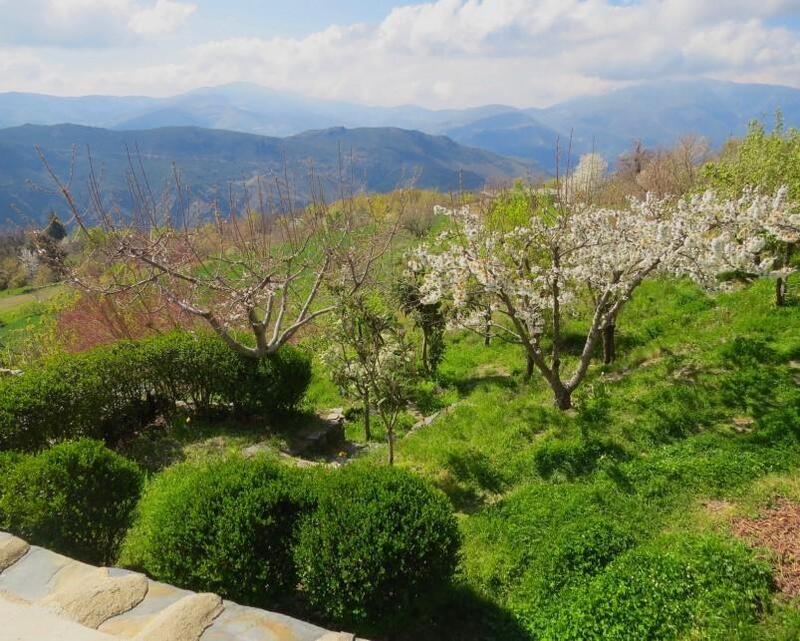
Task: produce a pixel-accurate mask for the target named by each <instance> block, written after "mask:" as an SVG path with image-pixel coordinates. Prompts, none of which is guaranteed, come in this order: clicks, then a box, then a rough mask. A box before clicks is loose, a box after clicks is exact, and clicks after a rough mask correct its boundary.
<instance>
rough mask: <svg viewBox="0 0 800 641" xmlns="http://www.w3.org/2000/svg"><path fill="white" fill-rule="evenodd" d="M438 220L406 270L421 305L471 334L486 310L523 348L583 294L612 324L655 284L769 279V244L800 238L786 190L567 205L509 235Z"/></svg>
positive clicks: (464, 216)
mask: <svg viewBox="0 0 800 641" xmlns="http://www.w3.org/2000/svg"><path fill="white" fill-rule="evenodd" d="M437 213H439V214H442V213H444V214H446V215H448V216H449V217H450V218H451V220H452V221H453V223H454V224H453V226H452V228H451V229H450V230H449V231H446V232H444V233H443V234H442V235H441V236H440V237H439V238H438V240H437V242H436V243H434V244H433V245H432V246H428V245H423V246H421V247H418V248H417V249H416V250H415V251H413V252H412V253H411V255H410V256H409V258H408V263H407V267H408V269H409V270H410V271H411V272H413V273H414V274H415V275H417V276H421V277H422V283H423V284H422V292H423V295H424V299H423V300H424V302H426V303H433V302H437V301H439V300H441V299H443V298H447V299H449V300H450V302H451V303H452V306H453V308H454V315H453V319H454V322H455V323H456V324H458V325H460V326H462V327H469V328H477V327H483V326H484V325H485V323H486V322H487V320H486V316H487V313H486V310H487V309H489V310H490V312H491V314H492V315H494V314H495V313H497V314H500V315H504V316H506V317H507V318H508V319H509V320H510V321H511V323H510V324H509V323H502V324H500V325H499V326H498V328H499V329H501V331H505V332H508V333H509V334H513V335H517V336H518V337H519V338H524V336H520V334H521V333H522V334H527V335H528V336H529V337H535V336H538V335H540V334H541V333H542V331H543V329H544V326H545V324H546V323H547V322H548V319H552V318H554V316H555V315H558V314H563V313H564V311H565V310H566V309H568V308H569V307H570V306H571V305H572V303H573V302H574V301H576V300H577V299H578V298H579V296H581V295H582V294H584V293H586V292H587V291H588V293H589V294H590V296H591V298H592V300H593V301H594V304H595V311H596V314H597V315H599V316H602V315H606V316H607V318H606V319H605V320H606V321H611V322H613V319H614V317H615V316H616V314H617V313H618V312H619V310H620V308H621V306H622V305H623V304H624V303H625V301H627V300H628V298H630V296H631V294H632V293H633V291H634V289H635V288H636V287H637V286H638V285H639V284H640V283H641V282H642V281H643V280H644V279H645V278H647V277H649V276H651V275H655V274H659V273H660V274H670V275H675V276H689V277H691V278H693V279H694V280H696V281H697V282H699V283H702V284H704V285H707V286H709V287H711V286H716V285H717V284H718V282H719V281H718V279H717V277H718V276H719V274H721V273H723V272H726V271H732V270H742V271H748V272H753V273H757V274H764V273H768V272H769V270H771V269H773V268H774V265H775V262H776V252H775V251H773V250H772V249H770V242H769V241H770V240H773V241H780V242H784V243H786V242H796V241H797V240H798V238H799V237H800V225H799V224H798V223H799V222H800V220H799V219H800V216H798V215H797V214H793V213H792V208H791V205H790V203H788V202H787V199H786V190H785V189H783V190H780V191H779V192H778V193H777V194H776V195H774V196H763V195H760V194H758V193H757V192H756V191H754V190H748V191H746V192H745V193H744V194H743V195H742V196H741V197H740V198H739V199H733V200H730V199H723V198H720V197H719V196H718V195H717V194H715V193H714V192H707V193H704V194H699V195H695V196H692V197H689V198H685V199H681V200H676V199H674V198H670V197H665V198H658V197H655V196H653V195H648V196H647V197H646V198H644V199H643V200H632V201H631V202H630V204H629V206H628V207H627V208H625V209H619V210H618V209H607V208H600V207H594V206H590V205H585V204H580V203H571V204H570V203H568V204H564V205H562V206H561V207H559V208H558V209H557V210H556V213H551V214H547V213H539V212H534V213H532V216H531V219H530V222H529V223H528V224H527V225H526V226H524V227H517V228H515V229H513V230H511V231H497V230H494V229H492V228H490V227H488V226H487V225H485V224H484V221H483V220H482V218H481V216H480V215H479V214H478V213H476V212H474V211H472V210H471V209H470V208H469V207H462V208H459V209H455V210H447V209H444V208H439V209H438V211H437ZM475 302H479V303H480V304H479V305H475V304H474V303H475ZM599 316H598V319H599V321H600V322H601V324H602V322H603V319H602V318H599Z"/></svg>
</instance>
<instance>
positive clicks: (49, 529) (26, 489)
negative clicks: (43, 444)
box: [0, 439, 142, 564]
mask: <svg viewBox="0 0 800 641" xmlns="http://www.w3.org/2000/svg"><path fill="white" fill-rule="evenodd" d="M3 461H4V462H3V465H2V472H0V473H2V481H0V529H4V530H7V531H9V532H12V533H14V534H16V535H17V536H20V537H22V538H23V539H25V540H27V541H29V542H30V543H34V544H36V545H41V546H44V547H47V548H49V549H52V550H55V551H56V552H60V553H62V554H65V555H67V556H71V557H74V558H77V559H80V560H82V561H86V562H87V563H94V564H105V563H110V562H112V561H113V560H114V558H115V556H116V552H117V549H118V545H119V543H120V541H121V539H122V537H123V535H124V534H125V531H126V530H127V528H128V527H129V525H130V520H131V514H132V512H133V509H134V507H135V506H136V502H137V500H138V498H139V493H140V491H141V486H142V473H141V471H140V470H139V468H138V467H137V466H136V464H135V463H133V462H131V461H129V460H127V459H125V458H123V457H121V456H120V455H118V454H116V453H114V452H112V451H111V450H108V449H106V448H105V447H104V446H103V444H102V443H101V442H99V441H93V440H88V439H87V440H81V441H76V442H69V443H62V444H60V445H57V446H55V447H53V448H51V449H49V450H45V451H44V452H41V453H40V454H37V455H30V454H28V455H23V456H14V457H11V456H9V455H6V456H5V457H3Z"/></svg>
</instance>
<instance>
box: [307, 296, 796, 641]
mask: <svg viewBox="0 0 800 641" xmlns="http://www.w3.org/2000/svg"><path fill="white" fill-rule="evenodd" d="M771 287H772V286H771V283H769V282H762V283H758V284H756V285H755V286H753V287H750V288H748V289H744V290H740V291H736V292H733V293H728V294H723V295H720V296H717V297H710V296H708V295H706V294H705V293H703V292H701V291H699V290H698V289H697V288H696V287H695V286H694V285H692V284H689V283H682V282H681V283H673V282H651V283H647V284H646V285H644V286H643V287H642V288H641V289H640V291H639V292H637V295H636V297H635V298H634V300H633V301H632V302H631V304H630V305H629V306H628V308H627V309H626V311H625V313H624V315H623V316H622V318H621V319H620V322H619V325H618V331H619V334H620V336H619V343H620V345H621V346H622V347H621V350H620V358H619V360H618V362H616V363H615V364H614V365H612V366H610V367H606V368H603V367H600V366H599V365H597V364H596V365H594V366H593V367H594V369H593V371H592V373H591V375H590V377H589V379H588V380H587V382H586V383H585V384H584V385H583V387H582V388H581V389H580V391H579V392H578V393H577V395H576V409H574V410H571V411H568V412H560V411H558V410H556V409H555V408H554V407H553V405H552V400H551V396H550V391H549V389H548V388H547V386H546V385H545V384H544V382H543V381H542V380H541V379H539V378H534V380H533V381H531V382H530V383H524V382H523V381H522V377H521V375H522V371H523V368H524V360H523V357H522V354H521V351H520V348H519V347H518V346H515V345H509V344H504V343H501V342H496V343H493V344H492V345H491V346H489V347H485V346H484V345H483V342H482V339H480V338H479V337H477V336H473V335H470V334H466V333H464V334H455V335H452V336H450V339H449V342H448V350H447V353H446V356H445V360H444V362H443V363H442V366H441V368H440V372H439V375H438V378H437V380H436V381H434V382H429V383H426V384H424V385H422V386H421V392H420V396H421V399H422V400H423V401H425V402H427V404H428V405H429V406H430V408H431V409H437V408H438V407H441V406H450V410H449V411H448V412H446V413H443V414H442V415H440V417H439V418H437V419H436V420H434V421H433V422H432V424H430V425H428V426H426V427H422V428H420V429H418V430H415V431H414V432H413V433H410V434H407V435H404V436H402V437H401V438H399V440H398V444H397V452H396V460H397V462H398V464H399V465H402V466H406V467H409V468H411V469H413V470H415V471H417V472H419V473H420V474H422V475H424V476H426V477H427V478H429V479H430V480H431V481H432V482H433V483H434V484H436V485H437V486H438V487H439V488H441V489H442V490H443V491H444V492H445V493H446V494H447V495H448V496H449V497H450V499H451V500H452V503H453V505H454V508H455V509H456V510H457V511H458V513H459V514H460V522H461V526H462V532H463V536H464V547H463V553H462V560H461V564H460V569H459V578H458V590H456V592H455V593H454V595H453V596H452V601H451V602H450V603H448V604H446V605H443V606H442V609H441V610H440V613H442V616H441V617H440V618H439V619H437V622H435V623H434V622H433V621H426V622H423V624H422V625H420V626H418V627H414V628H413V632H410V633H409V634H408V636H409V637H410V638H430V639H435V638H444V637H441V636H437V635H441V634H443V630H448V631H449V633H450V634H451V635H454V636H451V638H456V637H458V638H465V639H470V638H474V639H505V640H510V639H559V638H573V637H571V636H570V637H565V636H563V635H564V634H566V630H567V628H569V626H568V625H567V624H563V623H558V624H557V623H554V622H558V621H562V622H563V621H564V620H567V619H570V617H573V615H574V616H578V614H575V611H576V610H575V609H576V608H578V609H580V608H583V607H588V606H585V603H584V601H583V600H582V599H584V598H586V597H585V595H586V594H592V593H593V592H592V591H593V590H595V591H596V590H600V588H599V587H598V586H599V585H601V584H602V585H604V583H603V582H609V581H612V580H616V578H615V576H616V575H614V571H618V572H621V571H622V570H615V568H616V567H617V564H619V565H620V567H625V563H626V562H627V561H626V559H628V558H629V557H631V556H632V555H633V556H636V555H642V556H643V557H646V556H647V555H648V554H651V552H652V550H656V551H657V552H658V555H660V554H661V553H662V551H663V553H664V554H665V555H666V557H665V558H669V556H670V554H673V551H674V550H685V549H689V548H691V549H694V548H692V545H694V543H692V544H691V545H690V544H688V543H686V542H685V541H684V539H687V537H688V539H687V540H691V541H694V540H695V539H697V540H705V539H703V537H705V536H715V537H720V540H721V541H722V543H720V545H728V544H730V545H731V546H733V547H732V548H731V549H734V550H739V548H740V547H741V548H742V549H744V546H743V544H741V543H739V542H738V539H735V538H734V537H733V536H732V534H731V523H732V520H733V519H734V515H735V514H737V513H739V512H741V511H747V510H750V511H751V512H752V511H753V510H757V509H758V507H759V506H762V507H763V506H764V505H767V504H769V502H770V501H771V500H773V499H774V497H775V495H776V492H777V493H781V492H783V494H785V495H786V496H789V497H793V498H798V497H797V495H798V490H797V487H798V486H800V387H798V381H797V378H798V373H797V370H796V369H795V367H796V364H795V363H794V361H795V360H796V359H798V358H800V306H798V305H796V304H795V305H791V306H788V307H785V308H782V309H776V308H775V307H774V304H773V302H772V297H771V292H772V289H771ZM572 330H573V334H574V335H575V337H576V338H574V339H573V338H570V337H568V339H567V341H566V342H567V345H566V349H567V352H568V353H570V352H571V354H572V358H573V362H574V356H575V355H576V354H577V351H578V350H579V348H580V344H579V340H578V339H577V336H578V335H579V330H580V326H579V325H578V324H576V325H575V327H573V328H572ZM567 361H568V362H567V364H568V365H569V358H568V359H567ZM307 403H308V404H309V405H310V406H317V407H324V406H327V407H330V406H331V405H337V404H339V405H346V403H345V402H344V401H342V399H341V398H339V396H338V394H337V393H336V390H335V388H333V387H332V386H331V385H330V383H329V382H328V380H327V378H326V373H325V372H324V371H322V369H321V368H319V367H318V369H317V370H315V378H314V382H313V383H312V387H311V390H310V393H309V396H308V398H307ZM353 417H354V421H353V423H352V425H351V427H350V429H349V430H348V435H349V436H350V437H351V438H354V439H358V438H362V436H361V435H362V431H361V426H360V423H359V418H358V413H357V412H356V413H354V414H353ZM376 423H377V422H376ZM406 423H408V421H407V422H406ZM406 427H408V425H406ZM374 432H375V437H374V438H375V442H376V445H375V446H374V447H373V448H372V449H371V450H370V451H369V453H368V454H366V456H370V457H373V458H374V459H375V460H376V461H382V460H383V458H384V456H385V452H384V450H385V446H384V445H382V444H380V441H381V438H382V434H381V430H380V428H379V425H376V429H375V430H374ZM764 488H771V489H770V490H769V491H768V490H765V489H764ZM775 488H778V489H775ZM784 490H785V491H784ZM719 505H725V506H726V510H724V511H722V512H720V511H719V510H717V509H716V507H715V506H719ZM727 506H730V509H728V508H727ZM595 531H600V532H604V533H608V532H611V533H612V534H613V536H612V534H608V536H609V537H611V539H614V537H617V538H619V539H620V540H622V541H624V544H620V545H618V546H616V547H615V546H614V545H612V544H610V543H609V549H608V550H607V552H608V554H607V555H606V556H605V557H603V559H602V561H600V562H597V563H595V562H592V563H590V564H589V566H587V568H583V569H582V570H581V571H577V572H571V571H569V570H566V569H565V568H564V567H563V566H560V565H554V564H553V558H555V557H558V555H559V554H562V553H563V550H565V549H571V547H570V546H573V545H574V544H575V541H583V540H585V539H586V537H591V536H594V533H595ZM604 536H605V535H604ZM676 536H677V537H678V539H677V542H675V541H674V540H673V539H674V537H676ZM681 537H682V538H681ZM692 537H694V538H692ZM611 539H610V540H611ZM614 540H615V539H614ZM714 541H716V539H714ZM714 545H717V543H714ZM686 546H689V547H688V548H687V547H686ZM737 546H739V547H737ZM703 549H704V550H705V548H703ZM683 553H684V552H680V553H679V552H674V554H676V555H678V556H680V554H683ZM705 553H706V552H703V554H705ZM709 554H710V552H709ZM737 554H738V552H737ZM747 554H749V552H747ZM767 557H768V555H767ZM767 557H764V558H767ZM681 558H682V557H681ZM617 559H619V560H617ZM753 563H757V561H756V560H754V561H753ZM754 567H755V566H754ZM631 580H632V579H631ZM732 592H735V590H733V589H731V593H732ZM728 596H730V598H731V599H732V598H733V597H732V596H731V595H728ZM726 598H727V597H726ZM690 602H691V603H697V604H703V603H705V601H703V598H702V597H701V596H699V595H698V596H697V597H696V598H694V600H690ZM728 606H730V607H728ZM593 607H595V606H593ZM630 607H634V606H630ZM687 607H689V606H687ZM692 607H694V606H691V607H689V609H688V610H687V611H686V612H687V613H688V614H686V616H687V617H688V618H687V620H686V621H685V622H683V623H681V624H680V625H677V626H676V627H675V629H674V630H673V632H674V634H673V632H670V633H667V632H664V631H663V630H661V628H658V627H657V626H656V624H655V623H654V624H653V627H652V628H648V629H647V631H644V632H642V634H645V635H650V636H641V637H638V638H653V639H661V638H663V639H667V638H670V639H671V638H675V639H705V638H718V639H776V640H777V639H790V638H797V637H796V636H791V634H794V632H796V631H797V630H798V626H800V616H799V615H798V613H797V610H795V609H794V608H793V607H792V606H790V605H787V599H786V598H785V596H782V595H780V594H776V595H775V596H774V597H770V600H769V601H768V602H765V603H762V604H761V605H760V606H759V607H760V608H763V610H764V611H763V612H761V611H759V612H753V611H750V610H747V609H746V608H744V606H740V605H737V606H733V605H730V604H728V605H726V606H725V607H722V606H720V608H721V609H717V610H715V611H714V612H712V613H708V612H706V611H705V610H703V611H702V612H701V611H700V610H697V611H692V612H690V610H692ZM697 607H698V608H701V606H700V605H697ZM702 607H705V606H702ZM709 607H710V606H709ZM726 608H727V609H726ZM723 611H724V612H723ZM570 613H572V614H570ZM642 616H643V618H644V619H645V620H646V618H647V617H646V616H644V615H642ZM559 626H560V627H559ZM610 629H611V628H609V629H606V630H605V631H604V632H603V635H605V636H607V638H615V639H616V638H619V639H628V638H630V639H634V638H636V637H635V636H630V634H629V635H628V636H626V633H622V632H619V631H618V632H619V633H618V634H616V633H615V634H616V635H615V634H612V633H611V632H609V630H610ZM631 634H633V633H631ZM560 635H562V636H560ZM787 635H789V636H787ZM574 638H592V639H594V638H600V637H595V636H591V635H588V636H578V637H574ZM603 638H605V637H603Z"/></svg>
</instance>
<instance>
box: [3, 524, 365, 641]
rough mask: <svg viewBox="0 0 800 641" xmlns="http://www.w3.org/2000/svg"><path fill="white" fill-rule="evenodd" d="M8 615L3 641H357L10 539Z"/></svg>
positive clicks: (6, 546) (6, 538)
mask: <svg viewBox="0 0 800 641" xmlns="http://www.w3.org/2000/svg"><path fill="white" fill-rule="evenodd" d="M0 613H2V614H3V615H4V616H2V617H0V626H2V629H1V630H0V637H2V638H12V639H15V640H16V639H18V640H19V641H42V639H43V637H42V636H41V635H42V634H48V637H47V638H48V641H51V640H55V639H64V640H65V641H104V640H107V641H113V640H114V639H130V640H132V641H357V640H356V639H355V637H354V636H353V635H352V634H346V633H341V632H330V631H328V630H324V629H323V628H320V627H317V626H315V625H312V624H310V623H305V622H303V621H298V620H297V619H293V618H291V617H287V616H284V615H282V614H278V613H275V612H268V611H266V610H259V609H256V608H249V607H245V606H241V605H238V604H236V603H232V602H230V601H225V600H223V599H221V598H220V597H219V596H217V595H216V594H197V593H194V592H190V591H188V590H181V589H179V588H175V587H173V586H171V585H166V584H164V583H158V582H157V581H151V580H150V579H148V578H147V577H146V576H144V575H142V574H138V573H136V572H130V571H128V570H121V569H118V568H97V567H94V566H91V565H87V564H85V563H81V562H79V561H75V560H73V559H70V558H67V557H65V556H61V555H60V554H55V553H54V552H50V551H49V550H45V549H44V548H40V547H36V546H33V545H28V544H27V543H26V542H25V541H22V540H21V539H19V538H17V537H14V536H12V535H10V534H6V533H3V532H0ZM9 626H10V627H9ZM51 628H52V629H51ZM56 628H57V629H56ZM6 633H9V634H10V636H9V637H5V636H3V635H4V634H6Z"/></svg>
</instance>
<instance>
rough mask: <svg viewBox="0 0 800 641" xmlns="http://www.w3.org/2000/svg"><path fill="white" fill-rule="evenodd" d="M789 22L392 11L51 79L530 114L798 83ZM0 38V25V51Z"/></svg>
mask: <svg viewBox="0 0 800 641" xmlns="http://www.w3.org/2000/svg"><path fill="white" fill-rule="evenodd" d="M3 2H4V0H0V8H2V4H3ZM29 4H33V5H42V4H46V5H49V6H51V8H52V7H53V6H56V5H59V6H62V7H63V6H67V5H70V6H71V7H72V10H73V12H72V13H70V15H74V12H75V11H76V10H77V15H79V16H80V15H82V16H84V18H85V19H86V20H89V21H90V22H91V23H92V24H93V25H94V27H93V29H96V28H97V24H99V23H102V20H110V21H111V22H112V23H114V24H118V23H121V24H122V25H123V29H122V31H123V32H125V33H127V37H133V36H137V35H138V36H145V35H160V34H163V33H167V32H170V31H172V30H174V29H176V28H177V27H178V26H180V24H182V23H183V22H184V21H185V20H186V19H187V18H188V16H189V15H190V14H191V12H192V11H193V10H194V7H193V5H189V4H187V3H185V2H178V1H177V0H158V2H149V3H147V6H145V5H143V4H142V3H134V2H133V1H132V0H62V1H60V2H57V1H56V0H29ZM798 12H800V0H760V1H759V2H758V3H755V2H753V0H725V2H718V3H711V2H702V1H698V0H639V1H636V2H628V3H624V4H620V3H619V2H616V3H612V2H611V1H610V0H436V1H432V2H429V3H427V4H421V5H413V6H405V7H399V8H397V9H395V10H394V11H392V12H391V13H390V14H389V15H388V16H387V17H386V18H385V19H384V20H383V22H382V23H380V24H378V25H361V24H355V25H349V26H331V27H329V28H327V29H325V30H323V31H320V32H317V33H313V34H311V35H308V36H306V37H303V38H255V37H247V38H244V37H241V38H228V39H222V40H215V41H210V42H204V43H201V44H196V45H194V46H189V47H187V48H184V49H181V50H176V51H170V52H169V54H168V55H167V54H165V55H162V56H161V58H163V59H164V60H165V61H166V62H164V63H153V62H152V61H151V62H150V63H140V64H137V63H135V62H131V63H129V64H124V65H120V64H119V62H114V63H111V62H108V63H106V64H104V63H103V62H102V61H100V62H98V61H97V56H96V55H95V56H94V57H93V58H92V64H91V65H90V67H91V68H89V69H83V68H80V67H81V65H70V66H69V68H67V67H66V66H63V67H62V68H60V69H59V74H60V75H59V77H60V78H62V79H63V78H66V79H67V80H68V81H69V82H68V84H69V86H71V87H72V93H83V92H88V91H92V92H101V93H132V92H138V93H150V94H159V95H164V94H168V93H176V92H179V91H182V90H185V89H191V88H193V87H196V86H200V85H212V84H219V83H225V82H231V81H235V80H247V81H252V82H258V83H261V84H264V85H267V86H270V87H274V88H276V89H283V90H292V91H295V92H301V93H307V94H309V95H312V96H318V97H323V98H336V99H345V100H353V101H363V102H369V103H373V104H400V103H420V104H425V105H429V106H464V105H468V104H484V103H489V102H495V103H497V102H503V103H509V104H516V105H527V106H530V105H541V104H546V103H550V102H555V101H557V100H561V99H564V98H567V97H570V96H574V95H576V94H582V93H594V92H603V91H606V90H608V89H611V88H614V87H618V86H622V85H624V84H626V83H632V82H641V81H651V80H658V79H662V78H669V77H686V76H689V77H691V76H697V75H710V76H712V77H718V78H724V79H734V80H746V81H767V82H781V83H784V84H787V83H788V84H794V85H795V86H800V34H798V32H797V31H793V30H791V29H789V28H781V27H779V26H775V25H776V24H780V21H781V18H782V17H784V16H793V15H797V13H798ZM68 13H69V12H68ZM92 16H94V17H92ZM103 16H104V17H103ZM115 16H116V17H115ZM90 18H91V20H90ZM101 18H102V19H101ZM92 21H93V22H92ZM120 21H121V22H120ZM68 22H69V21H68ZM81 24H83V27H81V29H85V27H86V24H88V23H85V24H84V23H81ZM76 29H77V31H81V29H78V28H77V27H75V28H74V29H73V31H74V30H76ZM117 31H118V32H119V29H118V30H117ZM1 34H2V27H0V41H2V36H1ZM131 34H133V36H132V35H131ZM87 55H88V54H87ZM15 75H16V74H14V73H13V72H12V73H11V75H8V74H3V76H0V83H3V84H4V85H5V87H0V88H7V86H8V85H10V84H12V83H14V82H17V83H19V82H25V83H27V88H28V89H29V90H34V89H35V90H47V89H48V87H47V86H41V84H39V85H36V86H31V85H35V82H33V81H28V80H25V81H21V80H20V78H19V76H17V77H16V78H15ZM64 82H66V81H64Z"/></svg>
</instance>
